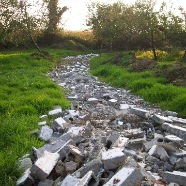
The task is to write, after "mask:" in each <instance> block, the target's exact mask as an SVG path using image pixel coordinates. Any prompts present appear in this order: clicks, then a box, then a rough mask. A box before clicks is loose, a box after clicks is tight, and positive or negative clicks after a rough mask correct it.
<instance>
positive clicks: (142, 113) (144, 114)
mask: <svg viewBox="0 0 186 186" xmlns="http://www.w3.org/2000/svg"><path fill="white" fill-rule="evenodd" d="M130 113H131V114H135V115H137V116H141V117H143V118H148V116H149V111H147V110H144V109H141V108H135V107H133V108H130Z"/></svg>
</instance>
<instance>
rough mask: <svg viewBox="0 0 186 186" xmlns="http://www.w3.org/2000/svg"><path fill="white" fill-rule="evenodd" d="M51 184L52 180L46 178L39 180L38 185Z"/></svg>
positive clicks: (47, 185) (50, 185)
mask: <svg viewBox="0 0 186 186" xmlns="http://www.w3.org/2000/svg"><path fill="white" fill-rule="evenodd" d="M53 184H54V181H53V180H49V179H46V180H44V181H40V182H39V184H38V186H53Z"/></svg>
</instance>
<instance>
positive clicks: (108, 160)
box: [101, 148, 126, 170]
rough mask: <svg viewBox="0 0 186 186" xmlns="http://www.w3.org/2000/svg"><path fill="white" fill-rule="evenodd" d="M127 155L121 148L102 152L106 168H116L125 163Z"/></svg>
mask: <svg viewBox="0 0 186 186" xmlns="http://www.w3.org/2000/svg"><path fill="white" fill-rule="evenodd" d="M125 159H126V156H125V154H124V153H123V152H122V149H120V148H114V149H109V150H108V151H105V152H103V153H102V158H101V160H102V162H103V167H104V169H105V170H114V169H116V168H118V167H120V166H122V165H124V163H125Z"/></svg>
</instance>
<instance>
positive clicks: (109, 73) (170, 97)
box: [90, 52, 186, 117]
mask: <svg viewBox="0 0 186 186" xmlns="http://www.w3.org/2000/svg"><path fill="white" fill-rule="evenodd" d="M121 53H122V58H120V61H117V60H118V59H117V58H116V57H114V56H118V53H105V54H102V55H101V57H100V56H99V57H96V58H93V59H92V60H91V61H90V66H91V72H92V74H93V75H95V76H98V77H99V78H100V80H102V81H105V82H107V83H109V84H110V85H112V86H116V87H123V88H127V89H130V90H131V91H132V92H133V93H135V94H138V95H140V96H141V97H142V98H144V99H145V100H146V101H148V102H149V103H150V104H156V105H158V106H161V108H162V109H164V110H172V111H176V112H178V113H179V116H181V117H186V88H183V87H178V86H174V85H172V84H170V83H167V80H166V78H164V77H157V76H155V72H154V71H153V70H151V71H143V72H132V71H131V69H130V68H129V67H127V68H125V67H124V66H125V65H124V64H125V63H127V61H128V62H129V61H130V59H131V58H132V53H131V52H119V54H121ZM113 59H114V60H113ZM116 59H117V60H116ZM115 63H117V64H119V65H116V64H115ZM169 63H170V64H172V61H170V62H168V61H167V62H166V64H169ZM158 65H159V63H158V64H157V66H158Z"/></svg>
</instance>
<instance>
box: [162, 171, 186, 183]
mask: <svg viewBox="0 0 186 186" xmlns="http://www.w3.org/2000/svg"><path fill="white" fill-rule="evenodd" d="M160 175H161V176H162V179H163V181H165V182H168V183H171V182H174V183H177V184H179V185H183V186H184V185H186V172H180V171H173V172H168V171H165V172H161V174H160Z"/></svg>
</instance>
